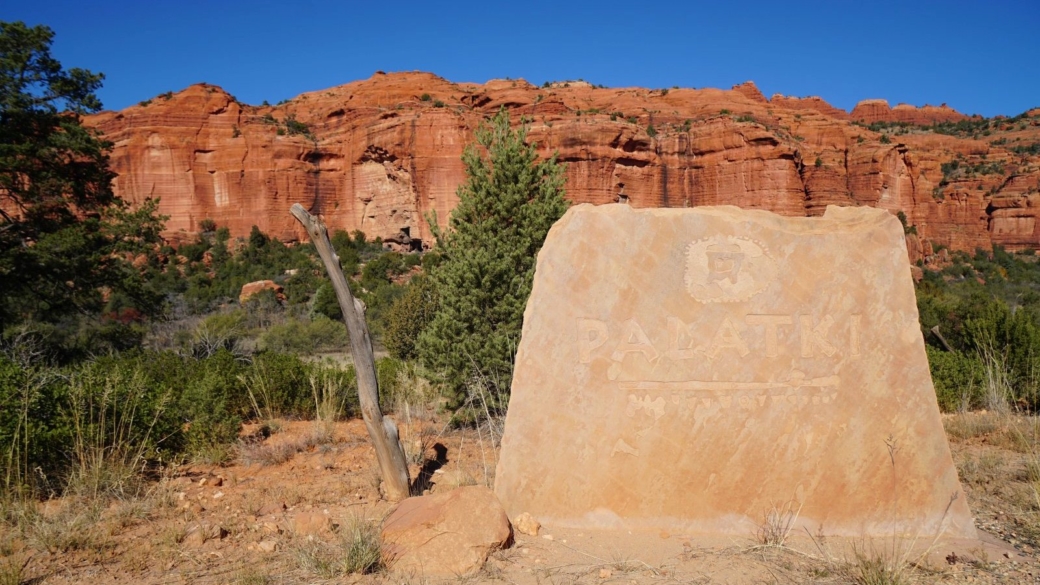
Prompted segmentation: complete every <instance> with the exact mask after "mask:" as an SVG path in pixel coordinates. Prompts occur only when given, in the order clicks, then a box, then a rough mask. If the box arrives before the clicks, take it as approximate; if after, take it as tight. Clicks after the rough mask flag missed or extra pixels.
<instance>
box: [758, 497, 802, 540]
mask: <svg viewBox="0 0 1040 585" xmlns="http://www.w3.org/2000/svg"><path fill="white" fill-rule="evenodd" d="M801 511H802V505H801V504H798V507H797V508H795V502H793V501H791V502H787V503H785V504H783V505H781V506H779V507H778V506H777V505H776V504H773V506H772V507H771V508H770V509H769V510H767V511H766V513H765V519H764V521H763V522H762V524H760V525H759V527H758V532H757V533H756V536H757V537H758V542H759V543H760V544H762V545H763V546H784V543H785V542H787V537H788V536H790V535H791V530H792V529H793V528H794V524H795V522H797V521H798V514H799V513H801Z"/></svg>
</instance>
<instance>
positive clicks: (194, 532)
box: [182, 526, 206, 548]
mask: <svg viewBox="0 0 1040 585" xmlns="http://www.w3.org/2000/svg"><path fill="white" fill-rule="evenodd" d="M182 542H183V543H184V546H187V547H191V548H198V547H200V546H202V545H204V544H206V529H205V528H204V527H203V526H192V527H191V528H189V529H188V531H187V532H186V533H185V534H184V540H183V541H182Z"/></svg>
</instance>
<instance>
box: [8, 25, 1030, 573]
mask: <svg viewBox="0 0 1040 585" xmlns="http://www.w3.org/2000/svg"><path fill="white" fill-rule="evenodd" d="M0 34H2V35H4V38H5V40H10V41H11V42H13V43H15V44H19V45H21V46H24V47H25V48H27V49H28V50H29V52H30V53H32V54H36V55H38V56H43V55H45V54H46V53H47V50H48V48H49V44H50V41H51V34H50V33H49V31H48V30H46V29H42V28H29V27H25V26H24V25H21V26H17V25H15V24H7V23H5V24H4V29H3V30H2V31H0ZM5 67H9V66H5ZM63 73H64V72H60V74H59V77H61V74H63ZM3 75H5V77H4V79H7V80H10V79H13V77H12V70H11V69H10V68H8V69H7V70H5V71H3ZM60 81H61V83H56V84H55V89H56V90H64V91H65V92H66V93H65V95H63V96H59V97H60V98H61V99H64V100H65V102H64V107H66V108H69V109H70V110H71V111H72V112H74V113H85V112H91V111H95V110H97V109H98V108H100V104H99V103H98V102H97V99H96V97H95V96H94V91H95V90H96V89H97V87H98V84H99V83H100V77H98V76H96V75H93V74H90V73H89V72H80V73H79V74H77V75H76V76H72V77H69V76H67V75H65V76H64V77H61V79H60ZM35 83H37V84H39V85H37V86H34V87H32V88H27V87H21V88H18V87H16V86H15V85H12V84H7V85H4V87H5V89H4V91H10V92H13V93H12V95H11V96H5V97H12V99H11V100H4V101H3V102H2V103H3V104H5V105H4V106H3V107H4V108H5V109H4V110H3V115H4V116H5V118H4V120H5V122H6V121H7V120H8V119H9V117H12V118H11V119H14V118H17V119H18V120H23V121H27V122H26V123H27V124H28V123H29V122H31V125H33V126H34V127H35V128H37V129H38V130H39V131H40V135H38V136H35V135H28V134H26V135H23V136H16V138H18V139H19V140H23V142H21V143H19V144H20V145H21V146H24V147H25V149H23V150H21V151H19V152H23V153H24V152H28V153H29V154H27V155H20V156H15V157H8V158H4V159H3V160H0V164H2V165H5V166H3V167H0V172H2V173H3V176H4V177H8V178H9V177H18V178H19V180H17V181H7V182H5V183H3V184H2V186H0V188H2V190H3V193H2V194H3V197H4V200H3V202H0V210H2V211H3V221H2V222H0V277H2V278H3V289H2V291H0V585H21V584H24V583H52V582H53V583H61V582H92V583H120V582H141V583H153V582H155V583H159V582H163V583H166V582H184V583H201V582H211V583H228V582H231V583H241V584H261V583H285V582H288V583H294V582H300V583H304V582H314V581H315V580H325V581H344V580H350V581H351V582H372V583H377V582H379V583H381V582H398V579H399V577H398V576H394V575H391V574H390V573H389V572H388V571H387V568H388V567H389V566H391V565H392V563H393V561H394V559H393V558H392V557H390V556H388V554H387V553H386V551H385V549H384V548H383V547H382V543H381V542H380V538H379V530H378V528H379V524H380V522H381V521H382V519H383V518H384V516H385V515H386V514H387V513H388V512H389V510H390V508H391V503H390V502H388V501H387V499H386V497H385V494H384V490H383V488H382V485H381V479H380V474H379V471H378V468H377V466H376V465H375V461H374V457H373V453H372V447H371V445H370V444H369V443H368V439H367V438H366V437H367V431H366V429H365V427H364V424H363V423H362V422H361V420H360V419H359V405H358V400H357V380H356V377H357V376H356V373H355V371H354V368H353V365H352V363H351V360H350V358H349V357H348V356H346V355H345V354H344V349H343V348H344V347H346V345H347V342H348V337H347V333H346V331H345V329H344V327H343V325H342V323H341V321H340V319H341V317H342V315H341V314H340V308H339V304H338V302H337V300H336V298H335V294H334V292H333V290H332V288H331V286H330V285H329V282H328V279H327V278H325V276H324V275H323V273H322V270H321V268H320V264H319V262H318V260H317V258H316V253H315V251H314V248H313V247H312V246H311V245H310V244H306V243H294V244H291V245H290V244H286V243H283V242H281V241H279V240H278V239H275V238H272V237H269V236H268V235H267V234H264V233H263V232H262V231H261V230H260V229H259V228H257V227H255V226H254V227H253V229H252V231H251V233H250V234H249V235H248V236H247V237H239V238H233V237H232V236H231V233H230V231H229V230H228V228H227V227H226V226H220V225H219V224H218V223H217V222H216V221H214V220H212V219H202V220H200V221H199V223H198V228H199V231H198V232H197V233H196V234H194V235H193V236H191V237H190V238H188V239H186V240H184V241H181V242H179V243H178V244H177V245H174V244H173V243H171V242H168V241H165V240H163V239H162V238H161V237H160V233H161V231H162V225H163V218H162V217H161V216H159V215H158V213H157V206H156V204H155V202H145V203H144V204H142V205H141V206H140V207H138V208H137V209H136V210H130V209H129V208H128V207H127V206H126V205H125V204H124V203H123V202H122V201H120V200H119V199H118V198H117V197H115V195H114V194H113V193H112V191H111V186H110V184H109V183H110V181H111V178H112V174H111V171H110V170H109V169H108V168H107V166H105V162H106V161H105V152H106V149H107V146H106V145H105V144H104V143H103V142H101V141H100V140H98V139H97V137H95V136H94V135H93V134H91V133H90V132H87V131H85V129H84V128H83V127H81V126H80V125H79V123H78V118H77V117H76V116H72V115H65V114H62V113H60V112H59V111H58V109H57V106H56V105H54V104H49V105H46V106H39V107H36V108H33V107H21V108H18V107H13V106H10V105H6V104H15V105H16V106H17V105H18V104H24V103H27V102H33V100H21V101H19V99H13V98H20V97H24V95H22V94H23V93H24V94H25V95H28V94H29V93H31V92H32V91H36V90H39V89H40V88H41V87H43V86H44V85H46V80H45V79H43V78H41V80H38V81H36V82H35ZM69 87H71V88H72V89H69ZM546 87H547V88H552V89H563V88H568V87H569V84H568V83H553V84H547V86H546ZM8 88H13V89H8ZM665 94H667V90H661V91H660V95H661V96H664V95H665ZM674 95H676V94H673V97H674ZM160 98H161V100H162V101H161V102H159V103H158V104H157V105H156V106H153V108H152V109H155V108H159V107H165V106H163V105H162V104H163V103H165V102H166V101H167V100H170V99H171V98H172V94H170V93H169V92H168V93H167V94H162V95H161V96H160ZM55 99H56V100H57V99H58V98H55ZM418 99H419V100H420V101H421V102H431V101H432V104H433V106H435V107H442V106H444V102H442V101H441V100H440V99H434V98H433V97H431V95H430V94H429V93H423V94H421V95H420V96H419V98H418ZM34 103H35V102H34ZM149 103H150V101H149V102H142V105H143V106H145V105H149ZM452 103H455V102H452ZM453 107H454V106H453ZM588 113H589V114H593V115H594V114H597V113H598V110H595V111H594V110H588ZM723 114H726V115H728V114H729V112H728V111H727V110H723ZM266 116H267V118H265V119H268V118H269V123H270V124H273V125H275V126H277V132H278V133H280V134H286V133H288V135H290V136H302V137H305V138H307V139H309V140H311V141H314V142H317V141H316V139H315V136H314V134H313V133H312V128H311V127H309V126H308V125H306V124H304V123H303V122H301V121H299V120H297V119H296V117H295V115H289V116H286V117H285V118H284V119H283V120H282V121H281V122H279V121H277V120H276V119H275V118H274V117H273V116H272V115H271V114H270V113H268V114H266ZM618 118H623V119H624V118H625V116H624V114H622V113H620V112H614V113H611V114H610V119H611V120H614V121H616V120H617V119H618ZM627 119H628V120H629V121H630V122H632V123H635V122H636V118H635V117H628V118H627ZM738 121H740V122H748V121H753V120H751V119H750V118H747V119H743V118H738ZM1017 121H1019V120H1017V119H1012V120H1010V122H1009V123H1016V122H1017ZM875 126H876V125H875ZM15 127H16V126H15V125H13V124H12V125H11V126H10V128H15ZM991 127H992V126H991V123H990V122H988V121H987V122H985V123H983V122H982V121H978V120H973V121H970V122H967V123H958V124H936V125H935V126H933V127H931V128H929V129H928V130H927V131H928V132H932V133H942V134H953V135H960V134H969V135H973V136H974V135H977V134H980V133H985V132H987V131H988V130H989V129H990V128H991ZM6 128H8V126H5V129H6ZM664 128H665V126H664V125H658V126H656V127H655V126H654V125H653V124H648V125H647V126H646V133H647V134H648V135H649V136H650V137H657V136H658V134H659V132H660V133H662V137H663V133H664ZM682 128H684V131H689V130H690V121H689V120H687V121H686V122H685V123H684V124H683V126H682ZM870 130H872V131H883V130H886V131H887V130H893V133H892V134H893V135H899V134H900V132H904V131H909V130H908V129H907V128H905V127H903V126H887V125H881V126H876V127H873V126H872V127H871V128H870ZM916 130H920V131H922V132H923V131H925V130H921V129H915V131H916ZM5 131H6V130H5ZM234 132H235V133H236V134H235V135H236V136H238V135H239V134H238V133H239V129H238V127H237V126H235V127H234ZM10 134H12V135H13V134H14V132H13V131H12V132H11V133H10ZM6 136H7V135H6V134H5V139H6ZM69 137H74V138H76V139H77V140H74V141H72V140H68V138H69ZM477 138H478V144H479V147H473V148H471V149H469V150H467V152H466V155H465V157H464V158H463V163H464V166H465V167H466V169H467V176H468V182H467V183H466V184H465V185H463V186H462V187H461V188H460V190H459V195H460V198H461V200H462V201H461V203H460V204H459V206H458V208H456V210H455V213H454V214H453V215H452V216H451V220H450V224H449V229H448V230H447V231H445V232H443V233H441V232H438V233H437V234H436V235H437V238H438V246H437V248H435V249H434V250H433V251H408V252H403V251H399V250H395V249H390V247H388V246H384V243H383V242H382V241H380V240H378V239H375V240H372V239H369V238H367V237H366V236H365V234H364V233H361V232H359V231H358V232H354V233H351V234H348V233H346V232H345V231H342V230H334V231H333V233H332V236H331V241H332V244H333V247H334V248H335V250H336V253H337V256H338V260H339V263H340V266H341V268H342V270H343V272H344V274H345V275H346V277H347V278H348V280H349V282H350V284H351V286H352V287H353V288H354V291H355V294H356V295H357V297H358V298H359V299H360V300H361V301H362V302H363V303H364V305H365V306H366V308H367V312H366V318H367V320H368V322H369V325H370V327H371V330H372V333H373V336H374V338H375V341H376V346H377V351H378V353H379V355H380V357H379V359H378V361H377V362H376V373H377V378H378V382H379V403H380V406H381V408H382V409H383V410H384V411H386V412H391V413H393V415H394V417H395V418H396V420H397V421H398V426H399V429H400V433H401V442H402V445H403V448H404V451H405V454H406V458H407V462H408V464H409V470H410V473H411V477H412V479H413V485H412V492H413V493H414V494H416V495H418V494H423V493H428V492H429V493H440V492H444V491H447V490H451V489H454V488H458V487H461V486H470V485H483V486H492V485H493V483H494V477H495V469H496V463H497V461H498V449H499V444H500V440H501V438H502V434H503V424H504V422H503V417H504V414H505V412H506V409H507V405H508V398H509V384H510V380H511V374H512V363H513V358H514V353H515V350H516V344H517V343H518V341H519V332H520V326H521V323H522V317H523V311H524V307H525V304H526V300H527V296H528V294H529V292H530V289H531V278H532V273H533V270H534V262H535V258H536V256H537V254H538V251H539V249H540V247H541V244H542V242H543V241H544V239H545V237H546V233H547V231H548V229H549V227H550V226H551V225H552V224H553V222H554V221H555V220H557V219H558V218H559V217H560V215H561V214H562V213H563V212H564V210H565V208H566V205H567V203H566V201H565V200H564V199H563V168H562V167H561V166H560V165H558V164H557V163H556V161H555V159H549V160H539V157H538V156H537V154H536V151H535V150H534V149H533V147H531V146H530V145H529V144H528V143H527V141H526V134H525V130H524V129H523V128H522V127H521V129H519V130H516V129H514V128H513V126H511V124H510V120H509V116H508V113H507V112H506V111H505V110H502V111H501V112H499V113H498V114H497V115H496V116H495V117H493V118H492V119H491V120H489V121H488V123H487V124H486V125H485V126H484V127H482V128H481V130H480V131H478V133H477ZM881 142H882V143H888V142H889V138H888V134H887V133H886V134H883V135H882V137H881ZM7 145H8V144H7V143H5V144H4V146H7ZM1035 147H1036V144H1032V145H1026V146H1016V147H1015V150H1014V152H1016V153H1018V154H1022V155H1032V154H1035V153H1036V152H1035V151H1036V148H1035ZM55 151H58V152H60V153H61V154H62V155H64V156H66V157H68V158H69V159H71V160H75V161H76V163H77V164H76V165H70V164H65V159H64V158H61V159H55V158H53V156H52V155H53V153H54V152H55ZM41 161H42V163H46V164H42V163H41V164H40V165H37V164H36V163H40V162H41ZM947 165H948V166H947ZM947 165H944V166H943V167H942V172H943V175H944V179H946V180H947V181H957V180H963V179H966V178H970V177H974V176H975V175H979V176H982V175H990V174H1003V173H1004V172H1005V169H1004V167H1003V166H1002V165H1001V164H997V163H987V164H986V165H985V166H980V165H978V164H974V165H970V166H968V165H966V163H965V165H964V166H962V164H961V163H956V164H954V163H947ZM815 166H816V167H818V168H822V166H823V165H822V162H821V159H820V158H816V165H815ZM38 167H39V168H38ZM69 167H76V168H75V170H76V172H72V171H71V170H70V168H69ZM41 169H42V170H41ZM48 173H50V174H48ZM56 184H57V187H55V186H54V185H56ZM46 185H49V186H50V187H51V188H50V190H47V189H44V186H46ZM69 193H72V194H78V195H79V197H78V199H76V200H72V198H71V197H72V196H71V195H69ZM5 202H13V203H10V205H13V206H14V207H17V208H19V209H22V210H23V213H22V214H13V215H12V214H9V213H7V211H8V210H9V209H10V208H11V207H10V206H8V207H5V206H4V203H5ZM286 212H287V210H286ZM904 219H905V215H904ZM435 225H436V224H435V223H434V226H435ZM504 225H508V226H510V228H511V229H510V230H503V228H502V226H504ZM905 229H906V233H907V234H911V233H912V232H911V231H910V230H912V229H914V228H913V226H905ZM398 248H400V246H398ZM939 252H940V251H937V252H936V256H938V255H939ZM931 260H935V259H931ZM922 275H923V278H922V280H921V282H920V283H919V285H918V307H919V310H920V315H921V325H922V328H923V334H924V336H925V339H926V341H927V343H928V355H929V358H930V366H931V371H932V376H933V380H934V381H935V387H936V392H937V399H938V403H939V405H940V406H941V408H942V409H943V410H944V411H945V414H944V415H943V416H944V418H943V421H944V424H945V429H946V433H947V435H948V437H949V439H950V442H951V445H952V449H953V458H954V461H955V463H956V466H957V470H958V473H959V476H960V478H961V481H962V483H963V485H964V488H965V491H966V494H967V497H968V498H969V505H970V507H971V509H972V510H973V512H974V513H975V515H976V518H977V525H978V526H979V527H980V528H982V529H984V530H986V531H987V532H988V533H990V534H992V535H994V536H995V537H996V538H997V539H998V540H999V541H1000V542H1001V543H1002V544H1001V546H1002V547H1003V548H1001V547H998V546H994V547H991V548H979V549H972V550H959V551H947V550H946V549H939V548H936V547H935V546H934V545H933V543H934V542H936V541H935V539H934V538H933V537H934V536H937V535H922V538H921V539H920V541H919V542H918V541H914V542H905V541H904V540H901V539H899V538H896V537H893V538H892V539H891V540H889V541H886V542H880V543H878V542H860V541H849V540H842V539H836V538H829V537H825V536H824V535H823V534H809V533H804V534H803V533H801V532H799V531H798V530H796V529H795V525H796V522H797V519H798V517H799V511H800V509H801V508H800V506H798V505H796V504H795V503H794V502H783V503H779V502H778V503H777V504H775V505H774V506H773V507H772V508H771V509H768V510H764V511H763V514H762V522H761V524H760V525H759V526H758V527H757V530H755V531H749V532H748V534H747V535H745V536H743V537H736V538H731V539H719V538H717V537H716V538H714V539H707V538H703V537H701V536H699V535H695V534H685V533H671V532H667V531H661V532H656V533H653V534H635V535H633V534H619V533H617V532H609V531H607V532H602V533H600V532H596V531H591V530H574V529H562V528H561V529H558V530H556V529H554V528H553V527H547V528H549V529H552V530H553V532H545V533H543V534H541V535H539V536H531V535H522V534H516V535H515V539H516V542H515V544H514V546H513V547H511V548H509V549H507V550H502V551H498V552H496V553H495V554H494V556H493V557H492V558H491V560H490V561H489V562H488V564H487V565H486V566H485V568H484V570H483V572H482V573H481V574H479V575H478V576H477V577H475V578H468V579H469V580H471V581H474V582H485V581H502V582H508V583H557V582H568V583H571V582H574V583H600V582H633V583H658V582H661V583H664V582H683V583H685V582H713V581H716V580H721V581H727V580H747V581H752V582H794V583H800V582H818V583H861V584H874V583H877V584H896V583H917V582H935V581H942V582H984V583H985V582H994V583H997V582H1001V583H1020V582H1026V581H1028V580H1031V579H1032V580H1035V579H1036V577H1037V575H1040V564H1038V562H1037V557H1038V547H1040V422H1038V419H1037V417H1036V416H1035V411H1036V409H1037V408H1038V407H1040V377H1038V374H1037V372H1040V268H1038V263H1037V262H1036V256H1035V255H1033V254H1031V253H1030V254H1009V253H1007V252H1005V251H1004V250H1003V249H1001V248H999V247H997V248H996V249H994V250H992V251H982V250H980V251H978V252H977V253H975V254H974V255H970V254H967V253H964V252H954V253H950V254H948V255H947V256H946V259H945V260H941V259H939V260H935V261H934V262H933V263H932V264H929V265H925V266H922ZM257 281H270V285H269V286H268V285H265V286H264V287H263V289H264V290H262V291H261V292H258V293H256V294H253V295H251V296H248V297H245V296H240V294H241V292H242V290H243V287H244V285H246V284H249V283H254V282H257ZM935 328H937V329H935ZM566 447H567V446H561V448H566ZM764 481H768V478H764ZM466 580H467V579H459V581H466ZM418 581H423V578H422V576H418V577H417V578H416V582H418Z"/></svg>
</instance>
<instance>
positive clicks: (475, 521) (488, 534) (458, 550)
mask: <svg viewBox="0 0 1040 585" xmlns="http://www.w3.org/2000/svg"><path fill="white" fill-rule="evenodd" d="M512 536H513V534H512V529H511V527H510V525H509V518H508V517H506V513H505V511H504V510H503V509H502V505H501V504H500V503H499V501H498V498H496V497H495V494H494V493H492V492H491V490H489V489H487V488H485V487H481V486H467V487H460V488H458V489H455V490H452V491H450V492H446V493H439V494H433V495H428V496H420V497H415V498H408V499H406V500H404V501H402V502H401V503H400V504H399V505H398V506H397V508H396V509H395V510H394V511H393V512H392V513H391V514H390V515H389V516H388V517H387V518H386V520H385V521H384V522H383V531H382V537H383V546H384V549H385V551H386V554H387V556H388V557H389V559H390V563H391V569H392V570H393V571H395V572H398V573H404V574H410V575H414V576H417V577H438V576H439V577H454V576H466V575H472V574H473V573H476V572H477V571H479V570H480V568H481V567H483V566H484V563H485V562H486V561H487V558H488V555H489V554H491V553H492V552H493V551H495V550H498V549H500V548H504V547H506V546H509V544H510V543H511V541H512Z"/></svg>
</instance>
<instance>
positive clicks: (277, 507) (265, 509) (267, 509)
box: [256, 502, 285, 516]
mask: <svg viewBox="0 0 1040 585" xmlns="http://www.w3.org/2000/svg"><path fill="white" fill-rule="evenodd" d="M284 511H285V504H283V503H281V502H274V503H270V504H264V505H263V506H261V508H260V510H259V511H258V512H257V513H256V515H257V516H267V515H269V514H280V513H282V512H284Z"/></svg>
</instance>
